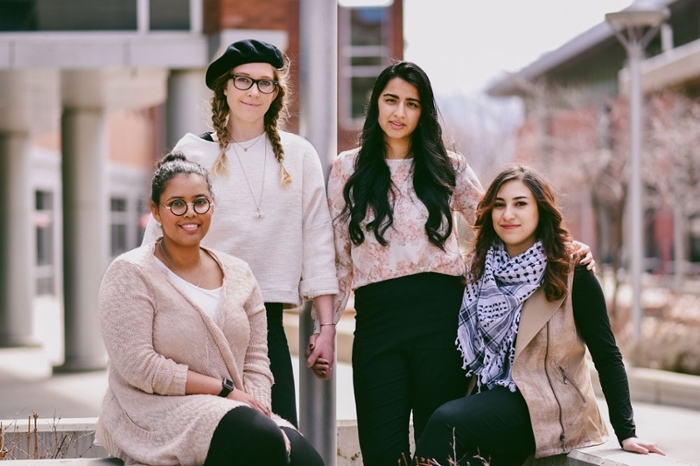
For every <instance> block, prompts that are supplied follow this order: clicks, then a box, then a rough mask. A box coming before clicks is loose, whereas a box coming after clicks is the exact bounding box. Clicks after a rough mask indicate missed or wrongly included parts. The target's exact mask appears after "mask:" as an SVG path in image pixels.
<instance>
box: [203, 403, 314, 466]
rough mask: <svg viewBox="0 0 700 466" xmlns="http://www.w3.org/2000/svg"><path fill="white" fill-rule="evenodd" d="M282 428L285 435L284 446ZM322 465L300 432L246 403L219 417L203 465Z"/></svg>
mask: <svg viewBox="0 0 700 466" xmlns="http://www.w3.org/2000/svg"><path fill="white" fill-rule="evenodd" d="M282 430H284V433H285V434H286V435H287V437H288V438H289V443H291V445H292V453H291V456H289V458H288V457H287V448H286V446H285V443H284V437H283V436H282ZM236 464H240V465H249V464H259V465H269V466H277V465H279V466H285V465H292V466H323V464H324V463H323V459H321V456H320V455H319V454H318V452H317V451H316V450H314V447H312V446H311V444H310V443H309V442H308V441H307V440H306V439H305V438H304V437H302V435H301V434H300V433H299V432H297V431H296V430H294V429H290V428H288V427H282V428H280V427H278V426H277V424H275V423H274V421H272V419H270V418H269V417H267V416H265V415H264V414H261V413H260V412H259V411H256V410H254V409H253V408H248V407H247V406H241V407H238V408H234V409H232V410H231V411H229V412H228V413H226V415H225V416H224V417H223V418H221V421H219V425H218V426H217V427H216V430H215V431H214V435H213V437H212V439H211V444H210V445H209V453H207V459H206V460H205V462H204V466H230V465H236Z"/></svg>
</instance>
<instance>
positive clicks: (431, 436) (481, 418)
mask: <svg viewBox="0 0 700 466" xmlns="http://www.w3.org/2000/svg"><path fill="white" fill-rule="evenodd" d="M453 439H454V442H453ZM453 443H454V451H456V453H457V459H458V460H459V463H455V464H459V465H466V464H467V463H469V464H471V466H476V465H479V464H481V463H480V462H479V460H478V459H477V460H476V461H474V456H475V455H477V454H479V456H481V457H483V458H485V459H487V460H488V459H489V458H490V459H491V463H490V464H491V466H520V465H522V464H523V463H524V462H525V460H526V459H527V457H528V456H529V455H531V454H532V453H534V452H535V437H534V434H533V433H532V426H531V424H530V412H529V411H528V409H527V404H525V400H524V399H523V396H522V395H521V394H520V392H519V391H517V392H515V393H513V392H511V391H510V390H508V389H507V388H505V387H496V388H493V389H491V390H487V391H484V392H481V393H477V394H474V395H471V396H468V397H464V398H460V399H458V400H453V401H450V402H449V403H445V404H444V405H442V406H441V407H440V408H439V409H438V410H437V411H435V412H434V413H433V415H432V416H431V417H430V420H429V421H428V425H427V426H426V428H425V430H424V431H423V436H422V437H421V438H420V440H419V441H418V445H417V446H416V458H432V459H435V460H436V461H438V462H439V463H440V464H448V462H447V461H448V458H452V456H453ZM450 464H453V463H450Z"/></svg>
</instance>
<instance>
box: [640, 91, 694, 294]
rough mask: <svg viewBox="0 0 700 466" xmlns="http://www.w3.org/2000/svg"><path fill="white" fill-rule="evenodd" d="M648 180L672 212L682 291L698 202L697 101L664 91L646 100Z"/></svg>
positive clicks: (677, 278) (676, 272)
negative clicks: (690, 228) (690, 226)
mask: <svg viewBox="0 0 700 466" xmlns="http://www.w3.org/2000/svg"><path fill="white" fill-rule="evenodd" d="M649 107H650V119H649V120H650V123H649V127H650V131H649V138H648V139H649V145H650V147H651V153H652V157H651V161H652V163H651V164H650V168H651V170H650V171H649V173H648V175H649V180H650V182H653V183H654V185H655V186H656V187H657V188H658V192H659V193H660V194H661V196H660V201H662V202H664V203H665V204H666V205H668V206H670V207H671V209H672V211H673V227H674V228H673V236H674V237H673V245H674V248H673V252H674V260H673V263H674V270H673V272H674V289H675V291H676V292H678V293H680V292H682V290H683V288H684V281H685V275H686V269H685V263H686V257H687V256H688V253H687V244H688V235H687V232H688V227H687V225H688V218H689V217H690V216H691V215H693V214H695V213H696V212H698V210H699V208H700V203H699V202H698V194H699V192H698V191H699V188H700V161H699V160H698V151H699V150H700V149H699V148H700V101H698V100H697V99H693V98H690V97H688V96H687V95H685V94H682V93H679V92H674V91H665V92H662V93H659V94H657V95H655V96H654V97H653V98H652V99H651V101H650V105H649Z"/></svg>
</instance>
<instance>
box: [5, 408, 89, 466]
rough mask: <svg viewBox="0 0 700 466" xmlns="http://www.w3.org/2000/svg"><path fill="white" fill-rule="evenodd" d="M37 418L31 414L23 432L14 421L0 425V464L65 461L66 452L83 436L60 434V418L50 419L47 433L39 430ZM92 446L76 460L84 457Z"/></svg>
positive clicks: (73, 433)
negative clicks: (61, 459)
mask: <svg viewBox="0 0 700 466" xmlns="http://www.w3.org/2000/svg"><path fill="white" fill-rule="evenodd" d="M38 420H39V415H38V414H37V413H36V412H34V411H32V414H31V415H29V416H27V425H26V430H25V427H24V426H20V425H19V424H18V423H17V421H16V420H15V421H12V422H11V423H10V424H9V425H7V426H3V425H2V423H0V460H20V459H57V458H66V454H67V452H68V450H69V448H70V447H71V446H72V445H73V444H74V443H76V444H77V440H79V439H80V438H81V437H82V436H83V435H87V434H81V433H79V432H59V429H58V422H59V421H60V418H55V417H54V418H53V419H52V421H51V423H50V431H49V432H40V431H39V429H38ZM90 448H92V444H91V445H90V446H89V447H87V449H86V450H85V451H83V452H79V453H78V455H77V457H78V458H80V457H82V456H84V455H85V454H86V453H87V451H88V450H90Z"/></svg>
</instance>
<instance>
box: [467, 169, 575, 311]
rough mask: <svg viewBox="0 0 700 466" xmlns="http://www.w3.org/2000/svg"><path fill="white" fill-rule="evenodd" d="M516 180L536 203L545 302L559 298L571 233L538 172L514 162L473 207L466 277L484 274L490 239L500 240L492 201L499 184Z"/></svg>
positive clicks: (567, 268) (569, 262) (568, 268)
mask: <svg viewBox="0 0 700 466" xmlns="http://www.w3.org/2000/svg"><path fill="white" fill-rule="evenodd" d="M513 180H519V181H522V182H523V184H524V185H525V186H527V187H528V189H529V190H530V192H532V196H533V197H534V198H535V202H536V203H537V210H538V212H539V217H540V220H539V223H538V224H537V229H536V230H535V236H536V237H537V239H538V240H541V241H542V246H543V247H544V251H545V254H546V256H547V268H546V270H545V272H544V285H543V288H544V292H545V295H546V296H547V299H548V300H549V301H553V300H555V299H559V298H562V297H563V296H564V295H565V294H566V290H567V279H568V275H569V272H570V271H571V267H572V260H571V259H570V255H571V252H572V250H571V235H570V233H569V230H568V229H567V228H566V226H565V225H564V217H563V216H562V214H561V211H560V210H559V208H558V207H557V203H556V199H555V196H554V191H553V190H552V188H551V187H550V186H549V184H548V183H547V182H546V181H545V180H544V178H543V177H542V175H540V174H539V173H537V172H535V171H534V170H533V169H531V168H529V167H526V166H523V165H515V166H513V167H509V168H507V169H505V170H503V171H502V172H501V173H499V174H498V176H496V178H495V179H494V180H493V182H492V183H491V185H490V186H489V187H488V189H487V190H486V194H484V197H483V199H481V202H479V205H478V207H477V209H476V221H475V223H474V231H475V233H476V234H475V236H474V241H473V242H474V252H473V256H472V262H471V273H470V274H469V279H470V280H473V281H477V280H478V279H479V278H481V276H482V275H483V273H484V266H485V262H486V252H487V251H488V250H489V248H490V247H491V246H493V244H494V242H495V241H497V240H500V239H499V237H498V235H497V234H496V231H495V230H494V228H493V219H492V217H491V212H492V211H493V208H494V205H495V204H496V196H497V195H498V191H499V190H500V189H501V187H502V186H503V185H504V184H506V183H508V182H509V181H513Z"/></svg>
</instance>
